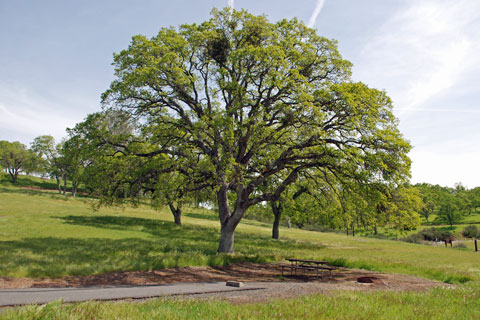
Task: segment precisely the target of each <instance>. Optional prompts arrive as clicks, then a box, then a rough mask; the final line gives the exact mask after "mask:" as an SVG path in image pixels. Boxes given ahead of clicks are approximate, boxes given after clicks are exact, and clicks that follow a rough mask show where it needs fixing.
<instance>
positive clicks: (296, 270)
mask: <svg viewBox="0 0 480 320" xmlns="http://www.w3.org/2000/svg"><path fill="white" fill-rule="evenodd" d="M286 260H287V261H289V262H290V264H289V265H281V267H282V276H283V275H284V272H285V271H286V270H289V269H290V275H291V276H294V275H295V276H298V275H299V274H303V275H304V276H306V275H308V274H307V272H313V273H314V275H315V277H316V278H318V277H319V276H320V275H323V273H324V272H327V271H328V272H329V275H330V276H332V271H333V270H335V267H333V266H329V265H328V264H329V262H328V261H317V260H305V259H294V258H289V259H286Z"/></svg>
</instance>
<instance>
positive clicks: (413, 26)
mask: <svg viewBox="0 0 480 320" xmlns="http://www.w3.org/2000/svg"><path fill="white" fill-rule="evenodd" d="M479 13H480V1H477V0H459V1H442V0H426V1H410V2H409V5H408V6H407V7H406V8H404V10H401V11H399V12H397V13H396V14H394V15H393V16H392V17H390V19H388V20H387V21H386V23H385V24H384V25H383V26H382V27H381V28H380V30H379V31H378V33H377V34H376V35H374V37H373V38H372V39H371V40H370V41H369V42H368V43H367V44H366V45H365V47H364V48H363V49H362V50H361V57H360V62H359V63H357V65H358V66H359V67H358V68H356V70H355V73H356V75H358V76H359V79H362V80H364V81H365V80H366V82H368V83H369V84H372V85H374V86H376V87H378V86H379V87H381V88H385V89H386V90H387V91H388V93H389V94H390V96H392V98H393V100H394V102H395V105H396V106H399V107H400V108H401V109H402V110H403V111H402V112H404V113H405V112H407V113H408V112H412V111H414V110H415V108H418V107H421V105H422V104H423V103H425V102H426V101H428V100H429V99H430V98H432V97H437V96H439V95H441V94H443V93H444V92H446V91H447V90H448V89H449V88H452V87H453V86H454V85H456V84H458V83H459V82H460V81H462V79H463V78H465V77H466V74H467V73H468V72H470V71H471V70H472V69H476V70H479V66H478V62H479V58H478V56H479V55H478V50H479V49H480V48H479V45H478V39H479V37H480V30H479V28H478V27H479V25H478V18H479V17H480V15H479ZM475 24H476V28H475V27H473V26H475ZM479 71H480V70H479ZM355 73H354V74H355Z"/></svg>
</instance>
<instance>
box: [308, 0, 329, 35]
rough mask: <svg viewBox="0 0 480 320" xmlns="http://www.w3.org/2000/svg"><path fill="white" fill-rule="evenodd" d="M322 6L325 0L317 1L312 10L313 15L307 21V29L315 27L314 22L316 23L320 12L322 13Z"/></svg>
mask: <svg viewBox="0 0 480 320" xmlns="http://www.w3.org/2000/svg"><path fill="white" fill-rule="evenodd" d="M324 4H325V0H317V4H316V6H315V10H313V13H312V15H311V16H310V19H309V20H308V27H309V28H312V27H313V26H314V25H315V22H317V17H318V15H319V14H320V11H322V8H323V5H324Z"/></svg>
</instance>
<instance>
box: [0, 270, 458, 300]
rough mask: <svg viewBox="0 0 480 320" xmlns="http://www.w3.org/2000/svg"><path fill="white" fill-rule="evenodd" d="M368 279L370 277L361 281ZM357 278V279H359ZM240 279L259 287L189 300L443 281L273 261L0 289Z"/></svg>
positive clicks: (8, 283) (26, 282)
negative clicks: (292, 268)
mask: <svg viewBox="0 0 480 320" xmlns="http://www.w3.org/2000/svg"><path fill="white" fill-rule="evenodd" d="M366 278H369V279H372V280H373V281H371V282H367V283H365V282H364V279H366ZM359 279H360V280H359ZM229 280H235V281H242V282H245V283H256V284H259V283H261V287H262V288H264V289H263V290H258V291H255V294H252V292H249V291H234V292H228V293H226V292H222V293H215V294H200V295H198V294H197V295H195V296H194V298H203V299H212V298H213V299H226V300H227V301H230V302H232V303H250V302H259V301H266V300H269V299H271V298H291V297H296V296H299V295H305V294H314V293H325V292H328V291H332V290H361V291H372V290H393V291H426V290H428V289H431V288H434V287H438V286H451V285H448V284H445V283H441V282H437V281H432V280H427V279H423V278H419V277H414V276H408V275H400V274H384V273H378V272H370V271H366V270H355V269H346V268H338V269H337V270H335V271H333V273H332V276H331V277H323V278H319V279H314V278H313V277H289V276H286V277H282V276H281V268H280V267H279V266H278V265H276V264H254V263H237V264H233V265H230V266H226V267H184V268H170V269H162V270H156V271H132V272H112V273H106V274H101V275H91V276H78V277H73V276H69V277H63V278H58V279H31V278H18V279H13V278H7V277H0V288H46V287H91V286H103V287H111V286H124V285H158V284H174V283H185V282H219V281H229Z"/></svg>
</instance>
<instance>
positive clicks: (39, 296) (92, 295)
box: [0, 282, 262, 307]
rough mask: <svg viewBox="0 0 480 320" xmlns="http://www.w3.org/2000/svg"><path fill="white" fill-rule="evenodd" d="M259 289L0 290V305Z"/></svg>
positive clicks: (221, 285)
mask: <svg viewBox="0 0 480 320" xmlns="http://www.w3.org/2000/svg"><path fill="white" fill-rule="evenodd" d="M260 289H262V287H261V284H258V283H257V284H253V283H252V284H249V283H245V285H244V286H243V287H241V288H236V287H229V286H226V283H225V282H196V283H180V284H169V285H159V286H122V287H88V288H27V289H0V306H2V307H5V306H18V305H25V304H34V303H37V304H44V303H48V302H51V301H55V300H59V299H63V301H65V302H80V301H88V300H117V299H129V298H133V299H142V298H152V297H161V296H175V295H194V294H204V293H217V292H231V291H245V290H260Z"/></svg>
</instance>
